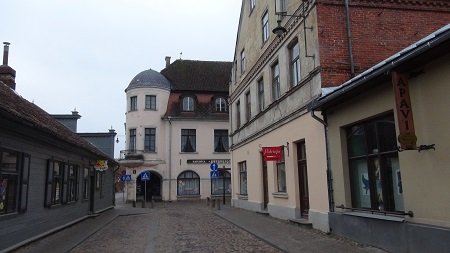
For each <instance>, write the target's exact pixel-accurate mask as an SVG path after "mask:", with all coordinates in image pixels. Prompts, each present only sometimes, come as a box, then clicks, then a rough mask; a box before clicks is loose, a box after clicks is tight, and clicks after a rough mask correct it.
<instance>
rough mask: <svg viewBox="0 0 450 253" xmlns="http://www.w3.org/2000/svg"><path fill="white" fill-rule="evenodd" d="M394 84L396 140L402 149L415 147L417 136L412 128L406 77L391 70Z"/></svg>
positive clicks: (412, 121)
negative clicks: (397, 132)
mask: <svg viewBox="0 0 450 253" xmlns="http://www.w3.org/2000/svg"><path fill="white" fill-rule="evenodd" d="M392 84H393V85H394V94H395V107H396V111H397V124H398V128H399V131H400V133H399V135H398V142H400V147H401V148H402V149H404V150H411V149H416V142H417V137H416V134H415V130H414V119H413V113H412V107H411V99H410V98H409V88H408V78H407V77H406V76H405V75H403V74H400V73H397V72H395V71H393V72H392Z"/></svg>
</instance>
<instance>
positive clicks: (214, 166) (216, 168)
mask: <svg viewBox="0 0 450 253" xmlns="http://www.w3.org/2000/svg"><path fill="white" fill-rule="evenodd" d="M209 167H210V168H211V171H217V170H218V169H219V165H217V163H211V165H209Z"/></svg>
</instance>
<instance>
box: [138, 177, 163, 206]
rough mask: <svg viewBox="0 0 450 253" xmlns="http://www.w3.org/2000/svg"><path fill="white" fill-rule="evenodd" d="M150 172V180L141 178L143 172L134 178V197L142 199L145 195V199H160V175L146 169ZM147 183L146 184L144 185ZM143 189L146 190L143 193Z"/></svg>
mask: <svg viewBox="0 0 450 253" xmlns="http://www.w3.org/2000/svg"><path fill="white" fill-rule="evenodd" d="M148 172H149V173H150V180H146V181H144V180H141V177H142V175H143V173H142V172H141V174H140V175H139V176H138V177H137V179H136V198H140V199H144V196H145V195H146V197H147V199H146V201H151V200H152V199H153V200H155V201H160V200H161V199H162V198H161V175H160V174H159V173H157V172H155V171H148ZM145 184H147V185H145ZM145 189H147V192H146V194H145Z"/></svg>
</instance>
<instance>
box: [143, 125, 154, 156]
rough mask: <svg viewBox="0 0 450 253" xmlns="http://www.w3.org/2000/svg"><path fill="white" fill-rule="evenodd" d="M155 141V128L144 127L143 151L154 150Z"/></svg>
mask: <svg viewBox="0 0 450 253" xmlns="http://www.w3.org/2000/svg"><path fill="white" fill-rule="evenodd" d="M155 142H156V129H155V128H146V129H145V139H144V151H145V152H155V151H156V149H155Z"/></svg>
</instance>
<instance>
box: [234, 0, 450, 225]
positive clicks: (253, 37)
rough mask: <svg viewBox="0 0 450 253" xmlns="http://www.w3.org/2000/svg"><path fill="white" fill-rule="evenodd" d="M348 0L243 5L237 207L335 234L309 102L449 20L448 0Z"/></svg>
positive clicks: (237, 75) (316, 121)
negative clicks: (277, 154) (400, 32)
mask: <svg viewBox="0 0 450 253" xmlns="http://www.w3.org/2000/svg"><path fill="white" fill-rule="evenodd" d="M349 2H350V1H340V0H339V1H338V0H315V1H312V0H309V1H250V0H244V1H242V7H241V16H240V21H239V28H238V34H237V41H236V48H235V55H234V62H233V68H232V80H231V84H230V118H231V119H230V125H231V128H230V136H231V147H230V150H231V156H232V166H231V167H232V168H233V173H232V175H233V178H232V182H233V184H232V185H233V195H232V203H233V206H235V207H241V208H245V209H249V210H253V211H258V212H266V213H268V214H270V215H272V216H274V217H277V218H282V219H291V220H299V221H300V222H305V223H310V224H312V226H313V227H314V228H317V229H320V230H322V231H325V232H329V231H330V227H329V215H328V212H329V211H330V210H332V209H333V206H332V205H333V204H332V200H331V199H330V198H329V196H331V192H330V191H331V190H332V189H329V188H328V187H327V186H328V184H329V180H330V178H329V170H328V165H327V155H326V152H325V150H326V145H327V143H326V138H325V133H324V131H323V123H324V122H323V118H322V117H321V115H320V114H319V113H316V114H315V113H314V112H312V111H311V110H310V103H311V101H313V100H314V99H315V98H317V97H319V96H321V95H322V94H323V92H328V90H329V89H332V88H333V87H335V86H338V85H340V84H341V83H342V82H344V81H345V80H348V79H350V78H351V77H353V76H355V75H357V74H359V73H361V72H362V71H364V70H366V69H368V68H370V67H371V66H372V65H373V64H375V63H377V62H379V61H381V60H382V59H384V58H386V57H388V56H389V55H391V54H393V53H394V52H396V51H398V50H400V49H402V48H403V47H406V46H407V45H408V44H410V43H411V42H413V41H415V40H417V39H419V38H421V37H424V36H426V35H427V34H429V33H431V32H432V31H434V30H435V29H437V28H438V27H442V26H443V25H445V24H447V23H449V20H450V16H449V13H450V4H449V2H448V1H366V0H365V1H363V0H361V1H358V0H357V1H351V3H349ZM275 4H277V6H275ZM285 14H287V15H285ZM412 19H414V20H412ZM274 28H275V29H274ZM272 29H274V30H273V32H280V33H279V36H276V35H275V34H273V33H272V32H271V31H272ZM398 31H402V33H403V34H402V36H398ZM328 88H329V89H328ZM274 152H275V153H280V152H281V157H278V158H276V159H273V158H271V157H270V154H273V153H274ZM268 155H269V156H268Z"/></svg>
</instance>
